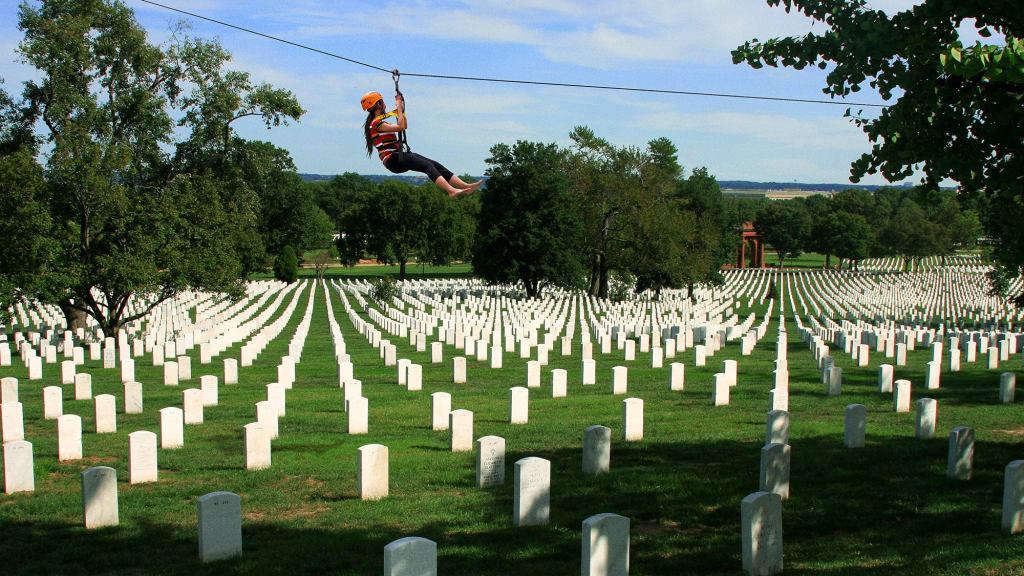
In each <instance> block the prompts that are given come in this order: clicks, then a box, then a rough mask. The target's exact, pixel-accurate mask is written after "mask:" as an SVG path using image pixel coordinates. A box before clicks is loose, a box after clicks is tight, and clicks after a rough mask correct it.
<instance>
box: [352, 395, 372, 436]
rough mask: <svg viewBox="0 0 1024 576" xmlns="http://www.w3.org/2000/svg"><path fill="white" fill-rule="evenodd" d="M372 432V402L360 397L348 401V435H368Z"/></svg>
mask: <svg viewBox="0 0 1024 576" xmlns="http://www.w3.org/2000/svg"><path fill="white" fill-rule="evenodd" d="M369 431H370V401H369V400H368V399H367V398H366V397H364V396H359V397H356V398H352V399H350V400H349V401H348V433H349V434H350V435H354V434H367V433H369Z"/></svg>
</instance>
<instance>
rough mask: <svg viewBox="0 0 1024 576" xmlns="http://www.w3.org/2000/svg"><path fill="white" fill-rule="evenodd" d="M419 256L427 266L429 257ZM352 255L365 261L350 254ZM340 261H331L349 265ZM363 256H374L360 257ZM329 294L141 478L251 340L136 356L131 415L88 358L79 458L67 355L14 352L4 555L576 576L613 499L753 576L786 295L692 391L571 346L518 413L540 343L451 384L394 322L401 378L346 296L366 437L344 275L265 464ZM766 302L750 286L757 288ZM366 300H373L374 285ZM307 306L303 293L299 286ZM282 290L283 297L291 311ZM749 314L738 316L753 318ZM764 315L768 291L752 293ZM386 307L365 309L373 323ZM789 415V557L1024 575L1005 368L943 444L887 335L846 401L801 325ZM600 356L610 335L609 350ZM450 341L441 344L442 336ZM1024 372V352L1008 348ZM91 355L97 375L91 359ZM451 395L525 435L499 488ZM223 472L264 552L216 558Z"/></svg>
mask: <svg viewBox="0 0 1024 576" xmlns="http://www.w3.org/2000/svg"><path fill="white" fill-rule="evenodd" d="M414 268H415V267H410V271H413V270H414ZM346 270H348V269H346ZM332 271H333V270H332ZM357 271H358V269H357ZM309 294H310V291H309V290H308V289H307V290H305V291H304V292H303V293H302V294H301V296H299V297H300V298H301V300H300V302H299V305H298V307H297V308H296V310H295V313H294V315H293V316H292V317H291V320H290V322H289V324H288V325H287V326H286V328H285V329H284V330H283V331H282V333H281V335H280V336H279V337H278V338H277V339H276V340H274V341H273V342H271V343H270V345H269V346H268V347H267V348H266V349H265V350H264V351H263V352H262V354H261V355H260V356H259V359H258V360H257V362H256V363H255V365H254V366H253V367H251V368H240V382H239V384H238V385H233V386H225V385H223V383H222V384H221V386H220V404H219V405H218V406H216V407H211V408H207V409H206V412H205V423H204V424H202V425H197V426H187V427H186V430H185V447H184V448H182V449H179V450H160V453H159V468H160V480H159V482H157V483H153V484H144V485H137V486H131V485H129V484H128V483H127V480H128V472H127V451H128V437H127V435H128V433H130V432H133V431H136V430H151V431H154V432H157V433H159V413H158V410H159V409H160V408H163V407H166V406H172V405H174V406H180V405H181V394H182V391H183V390H184V389H186V388H188V387H198V381H199V376H201V375H203V374H216V375H218V376H221V375H222V370H221V368H220V366H221V364H220V361H221V360H222V359H224V358H229V357H230V358H237V357H238V354H239V347H238V346H237V345H236V346H235V347H233V348H231V349H229V350H228V351H226V352H225V353H224V354H222V355H221V356H220V357H219V358H218V359H217V360H215V362H214V363H213V364H210V365H207V366H202V365H200V364H199V358H198V349H197V350H196V351H195V352H194V356H193V360H192V362H193V379H192V381H191V382H183V383H182V384H181V385H180V386H178V387H171V386H164V385H163V384H162V381H163V380H162V369H161V368H158V367H152V366H150V365H149V364H150V362H149V357H148V356H147V357H145V358H139V359H137V361H136V378H137V379H138V380H139V381H141V382H143V386H144V394H145V413H144V414H141V415H125V414H121V413H120V401H121V398H122V390H121V384H120V382H119V371H118V370H103V369H102V368H101V367H100V366H98V365H97V364H98V363H97V362H87V364H86V366H85V367H84V371H87V372H90V373H92V374H93V394H94V395H95V394H104V393H110V394H115V395H116V396H117V397H118V402H119V414H118V431H117V433H115V434H104V435H97V434H94V433H92V429H93V416H92V402H91V401H84V400H83V401H76V400H72V399H71V398H73V390H72V387H71V386H64V398H65V400H64V410H65V413H74V414H80V415H82V417H83V431H84V439H83V444H84V450H85V454H86V458H85V459H84V460H82V461H79V462H69V463H58V462H57V446H56V434H55V430H56V423H55V422H54V421H45V420H43V419H42V392H41V390H42V387H43V386H47V385H59V372H60V370H59V367H54V366H47V367H45V368H44V380H43V381H41V382H39V381H33V382H29V381H28V380H27V373H26V371H25V370H24V369H23V368H22V367H21V366H20V363H19V362H17V358H15V360H16V361H15V363H16V364H17V365H16V366H15V367H5V368H0V376H15V377H17V378H19V381H20V384H21V386H20V399H21V402H22V403H23V404H24V415H25V432H26V438H27V439H28V440H29V441H31V442H32V443H33V445H34V453H35V479H36V491H35V492H34V493H31V494H15V495H0V534H2V536H0V557H2V558H5V559H6V562H5V563H4V574H56V573H59V574H90V575H92V574H211V575H212V574H217V575H223V574H250V573H251V574H289V575H291V574H340V575H360V576H364V575H369V574H379V573H381V566H382V565H383V548H384V546H385V545H386V544H387V543H389V542H391V541H392V540H395V539H397V538H401V537H404V536H422V537H426V538H430V539H431V540H434V541H436V542H437V544H438V555H439V558H438V566H439V573H440V574H448V575H467V576H470V575H471V576H485V575H493V576H504V575H508V574H513V573H517V572H520V571H529V572H530V573H531V574H532V575H534V576H547V575H550V576H565V575H567V574H575V573H578V572H579V566H580V525H581V522H582V521H583V519H585V518H587V517H589V516H591V515H593V514H597V513H601V512H614V513H617V514H621V515H624V516H627V517H629V518H630V519H631V522H632V525H631V530H630V533H631V551H630V552H631V560H630V565H631V574H633V575H634V576H637V575H655V574H658V575H678V574H695V575H709V574H739V573H741V558H740V526H739V524H740V500H741V499H742V498H743V497H745V496H746V495H747V494H749V493H751V492H754V491H756V490H757V488H758V467H759V461H760V450H761V447H762V445H763V444H764V438H765V412H766V411H767V409H768V392H769V390H770V389H771V387H772V376H771V370H772V368H773V361H774V359H775V341H776V336H775V334H776V331H777V328H778V325H777V323H776V322H777V312H776V313H775V314H774V315H773V318H772V324H771V325H770V326H769V328H768V331H767V335H766V337H765V338H764V339H762V340H761V341H760V342H759V343H758V345H757V347H756V348H755V351H754V353H753V355H751V356H748V357H741V356H740V352H739V344H738V341H737V342H734V343H730V344H729V345H727V346H726V347H725V348H724V349H723V350H721V351H719V352H718V353H717V354H716V355H715V356H714V357H712V358H710V359H709V361H708V366H707V367H703V368H698V367H695V366H694V365H693V363H694V353H693V350H692V349H691V350H687V351H685V352H683V353H681V354H680V355H679V356H677V358H676V361H681V362H683V363H684V364H685V365H686V390H685V391H683V392H671V391H669V388H668V374H669V368H668V363H669V362H671V361H672V360H666V362H665V367H664V368H659V369H654V368H651V367H650V359H649V355H647V354H641V353H638V354H637V360H636V361H634V362H624V361H623V359H622V354H621V352H615V353H613V354H610V355H607V356H602V355H600V354H599V353H596V352H595V358H596V359H597V362H598V370H597V375H598V383H597V385H594V386H582V385H581V383H580V382H581V369H580V344H579V340H578V333H579V330H577V340H576V341H575V342H574V346H573V356H572V357H569V358H563V357H562V356H561V355H560V354H559V351H558V348H557V347H556V349H555V351H554V352H553V353H552V354H551V362H550V364H549V365H548V366H546V367H545V368H544V369H543V375H542V386H541V387H540V388H536V389H531V390H530V412H529V424H527V425H510V424H508V396H509V392H508V389H509V388H510V387H512V386H520V385H525V380H526V377H525V374H526V367H525V360H520V359H519V357H518V354H511V353H506V354H505V356H504V368H502V369H499V370H492V369H491V368H490V367H489V364H488V363H486V362H483V363H480V362H476V361H473V360H471V361H469V362H468V363H467V364H468V375H469V382H468V383H467V384H460V385H454V384H452V383H451V358H452V357H453V356H455V355H457V354H458V353H457V352H456V351H455V349H454V348H453V347H450V346H445V350H444V355H445V361H444V363H443V364H437V365H435V364H430V358H429V353H417V352H415V349H414V348H413V347H411V346H409V345H408V341H407V340H402V339H399V338H397V337H392V338H391V341H392V343H395V344H397V345H398V351H399V353H398V357H399V358H410V359H412V360H413V361H414V362H417V363H420V364H423V366H424V371H423V379H424V385H423V390H422V391H420V392H410V391H407V390H406V389H404V388H402V387H401V386H398V385H397V384H396V382H397V378H396V370H395V368H394V367H385V366H384V365H383V361H382V360H381V359H380V357H379V354H378V351H377V350H376V349H375V348H372V347H371V346H370V345H369V344H368V342H367V341H366V339H365V338H364V337H363V336H362V335H361V334H359V333H358V332H356V331H355V330H354V328H353V325H352V323H351V322H350V321H349V319H348V317H347V316H346V314H345V312H344V309H343V307H342V302H341V300H340V299H339V297H338V295H337V293H336V292H334V291H333V290H331V291H330V292H329V297H330V298H331V301H332V304H333V309H334V315H335V318H336V320H337V321H338V323H339V324H340V326H341V329H342V332H343V334H344V338H345V341H346V344H347V349H348V353H349V354H350V355H351V356H352V361H353V363H354V364H355V377H356V378H358V379H360V380H362V382H363V395H364V396H366V397H367V398H369V406H370V420H369V421H370V431H369V434H367V435H362V436H349V435H347V434H346V433H345V429H346V416H345V413H344V411H343V409H342V408H343V407H342V391H341V390H340V389H339V387H338V385H337V371H336V367H335V359H334V350H333V345H332V342H331V338H330V330H329V323H328V317H327V313H326V306H325V300H324V298H325V291H324V290H323V289H322V288H318V289H317V290H316V292H315V300H314V302H315V303H314V310H313V316H312V322H311V325H310V329H309V334H308V337H307V338H306V341H305V347H304V349H303V352H302V359H301V363H299V364H298V366H297V368H296V376H297V381H296V383H295V385H294V388H293V389H292V390H290V391H289V393H288V405H287V410H288V412H287V416H285V417H283V418H282V419H281V421H280V438H279V439H278V440H276V441H275V442H274V446H273V466H272V467H271V468H270V469H268V470H263V471H258V472H247V471H246V470H244V444H243V434H242V426H243V425H244V424H246V423H248V422H251V421H254V420H255V403H256V402H257V401H260V400H263V399H265V397H266V396H265V395H266V392H265V385H266V384H267V383H270V382H273V381H274V380H275V379H276V366H277V364H278V363H279V361H280V358H281V356H283V355H285V354H287V350H288V342H289V340H290V339H291V337H292V336H293V334H294V332H295V329H296V327H297V326H298V324H299V321H300V318H301V316H302V312H303V311H304V310H305V307H306V302H307V298H308V296H309ZM744 302H746V299H744ZM353 303H354V301H353ZM285 304H287V303H285ZM284 308H285V305H282V306H281V308H280V309H279V311H278V314H280V311H281V310H284ZM747 312H748V310H747V309H745V308H744V309H741V310H740V311H739V314H740V317H741V318H742V317H744V316H745V315H746V313H747ZM755 312H757V313H758V314H759V316H758V320H759V321H760V315H761V314H763V312H764V309H763V308H758V309H756V310H755ZM365 318H366V317H365V316H364V319H365ZM787 327H788V333H789V344H788V356H789V369H790V412H791V419H792V427H791V433H790V445H791V446H792V471H791V482H790V485H791V495H792V496H791V498H790V499H789V500H787V501H785V502H784V504H783V524H784V530H785V541H784V546H785V573H786V574H805V575H812V574H813V575H822V574H825V575H839V574H854V575H865V576H866V575H869V574H870V575H894V576H895V575H908V574H917V575H963V574H977V575H986V576H990V575H991V576H997V575H1007V576H1009V575H1019V574H1021V573H1022V572H1024V536H1022V535H1017V536H1013V537H1009V536H1004V535H1003V534H1001V533H1000V530H999V524H1000V506H1001V502H1002V489H1003V469H1004V467H1005V466H1006V464H1008V463H1009V462H1010V461H1012V460H1015V459H1020V458H1024V448H1022V443H1021V438H1022V437H1024V412H1022V404H1021V402H1020V401H1018V403H1017V404H1016V405H1004V404H999V403H998V388H999V372H1002V371H1004V370H1006V369H1007V368H1006V367H1005V366H1004V368H1003V369H1002V370H997V371H988V370H986V369H985V368H984V366H983V362H978V363H975V364H967V363H966V362H965V363H964V370H963V371H962V372H960V373H956V374H953V373H944V374H943V375H942V388H941V389H939V390H934V391H928V394H927V395H928V396H930V397H933V398H935V399H937V400H938V405H939V408H938V430H937V435H936V437H935V438H934V439H932V440H916V439H915V438H914V414H913V413H911V414H895V413H894V412H893V411H892V409H891V399H890V397H889V396H884V395H882V394H879V393H878V392H877V387H876V374H877V369H878V368H877V367H878V365H879V364H880V363H883V362H884V361H885V360H884V357H883V356H882V355H881V354H880V353H874V352H872V356H871V366H870V367H869V368H863V369H861V368H856V367H855V366H854V364H853V363H852V361H851V359H850V357H849V356H847V355H844V354H842V353H841V352H834V355H835V356H837V364H838V365H839V366H841V367H842V368H843V370H844V376H843V389H842V390H843V391H842V395H841V396H839V397H834V398H830V397H827V396H826V395H825V389H824V386H823V385H822V384H820V378H819V375H818V372H817V370H816V368H815V365H814V361H813V358H812V356H811V353H810V352H809V351H808V349H807V347H806V346H805V345H804V344H803V343H802V342H801V341H800V338H799V336H798V334H797V333H796V328H795V325H794V324H793V323H792V321H790V322H789V324H788V326H787ZM597 348H598V351H599V347H597ZM428 349H429V347H428ZM729 358H735V359H738V360H739V385H738V386H736V387H735V388H733V390H732V404H731V405H730V406H727V407H719V408H713V407H712V406H711V405H710V399H711V387H712V380H713V374H714V373H715V372H717V371H719V370H720V369H721V366H722V364H721V361H722V360H723V359H729ZM929 359H930V352H929V351H927V350H923V349H922V348H921V347H919V348H918V349H917V350H916V351H914V352H911V353H909V365H908V366H907V367H905V368H897V370H896V374H895V376H896V378H908V379H910V380H912V381H913V382H914V384H915V389H914V393H913V394H914V399H915V400H916V399H917V398H919V397H922V396H925V393H924V392H925V391H924V390H923V387H922V386H921V383H923V379H924V370H925V362H926V361H927V360H929ZM1011 363H1012V364H1013V366H1015V367H1017V368H1018V381H1020V379H1021V373H1020V371H1019V367H1020V357H1019V356H1018V357H1015V358H1014V359H1013V360H1011ZM616 365H626V366H628V367H629V394H628V396H632V397H639V398H642V399H643V400H644V403H645V405H644V411H645V423H644V439H643V441H641V442H628V443H627V442H624V441H622V440H621V434H622V425H621V410H622V408H621V407H622V400H623V398H624V396H612V394H611V375H612V367H613V366H616ZM553 368H565V369H567V370H568V375H569V395H568V397H567V398H558V399H553V398H550V395H551V394H550V393H551V384H550V382H551V376H550V374H551V370H552V369H553ZM80 370H81V369H80ZM436 391H446V392H450V393H451V394H452V408H453V409H458V408H465V409H469V410H472V411H473V413H474V437H477V438H479V437H481V436H484V435H489V434H493V435H497V436H501V437H504V438H505V439H506V441H507V445H506V450H507V453H506V462H505V470H506V474H505V478H506V484H505V485H504V486H501V487H493V488H487V489H478V488H475V486H474V455H473V454H472V453H458V454H454V453H451V452H450V451H449V450H448V433H447V432H434V431H432V430H431V429H430V419H431V411H430V393H432V392H436ZM852 403H860V404H864V405H865V406H866V407H867V410H868V427H867V445H866V447H864V448H862V449H846V448H844V447H843V443H842V438H843V410H844V407H845V406H846V405H848V404H852ZM593 424H601V425H604V426H608V427H610V428H612V430H613V433H612V438H613V442H612V455H611V472H610V473H609V474H605V475H602V476H598V477H584V476H582V475H581V473H580V466H581V447H582V436H583V430H584V429H585V428H586V427H587V426H590V425H593ZM961 425H966V426H972V427H974V429H975V432H976V437H977V448H976V452H975V459H974V476H973V478H972V479H971V480H970V481H961V482H957V481H952V480H948V479H947V478H946V476H945V470H946V451H947V436H948V434H949V431H950V430H951V429H952V428H954V427H956V426H961ZM371 443H380V444H384V445H386V446H388V447H389V449H390V473H391V477H390V496H389V497H387V498H386V499H383V500H380V501H376V502H363V501H360V500H359V499H358V495H357V491H356V461H357V454H358V452H357V449H358V448H359V447H360V446H362V445H365V444H371ZM527 456H539V457H542V458H546V459H548V460H550V461H551V463H552V467H551V474H552V484H551V486H552V488H551V522H550V524H549V525H547V526H542V527H529V528H514V527H513V526H512V523H511V514H512V501H513V496H512V469H513V463H514V462H515V461H516V460H518V459H520V458H523V457H527ZM96 465H105V466H112V467H113V468H115V469H116V470H117V473H118V480H119V482H118V484H119V486H118V488H119V498H120V521H121V524H120V526H118V527H116V528H109V529H102V530H96V531H88V532H87V531H85V530H84V529H83V527H82V511H81V495H80V479H79V472H81V471H82V470H84V469H85V468H87V467H90V466H96ZM217 490H226V491H232V492H236V493H238V494H239V495H241V497H242V513H243V539H244V555H243V557H242V558H240V559H235V560H227V561H222V562H217V563H214V564H209V565H203V564H201V563H200V562H199V561H198V553H197V544H196V499H197V498H198V497H199V496H201V495H203V494H206V493H208V492H213V491H217Z"/></svg>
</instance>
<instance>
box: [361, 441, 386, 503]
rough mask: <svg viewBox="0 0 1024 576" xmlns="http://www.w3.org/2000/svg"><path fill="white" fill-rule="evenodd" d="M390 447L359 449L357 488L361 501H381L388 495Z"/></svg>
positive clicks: (369, 445) (367, 446) (373, 445)
mask: <svg viewBox="0 0 1024 576" xmlns="http://www.w3.org/2000/svg"><path fill="white" fill-rule="evenodd" d="M388 473H389V472H388V447H387V446H384V445H382V444H366V445H365V446H360V447H359V460H358V462H357V472H356V488H357V490H358V491H359V498H360V499H361V500H380V499H381V498H386V497H387V495H388Z"/></svg>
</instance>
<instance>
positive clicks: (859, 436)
mask: <svg viewBox="0 0 1024 576" xmlns="http://www.w3.org/2000/svg"><path fill="white" fill-rule="evenodd" d="M844 416H845V418H844V425H843V445H844V446H846V447H847V448H863V447H864V437H865V434H866V431H867V420H868V410H867V408H866V407H865V406H864V405H863V404H850V405H849V406H847V407H846V411H845V415H844Z"/></svg>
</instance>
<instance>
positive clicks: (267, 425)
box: [256, 400, 280, 440]
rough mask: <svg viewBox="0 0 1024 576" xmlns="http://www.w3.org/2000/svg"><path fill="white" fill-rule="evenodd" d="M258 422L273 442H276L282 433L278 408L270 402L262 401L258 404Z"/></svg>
mask: <svg viewBox="0 0 1024 576" xmlns="http://www.w3.org/2000/svg"><path fill="white" fill-rule="evenodd" d="M256 422H258V423H259V424H260V425H261V426H263V430H264V431H265V432H266V433H267V435H268V436H269V437H270V439H271V440H276V439H277V437H278V434H279V432H280V427H279V421H278V416H277V406H274V403H273V402H271V401H270V400H261V401H259V402H257V403H256Z"/></svg>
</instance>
